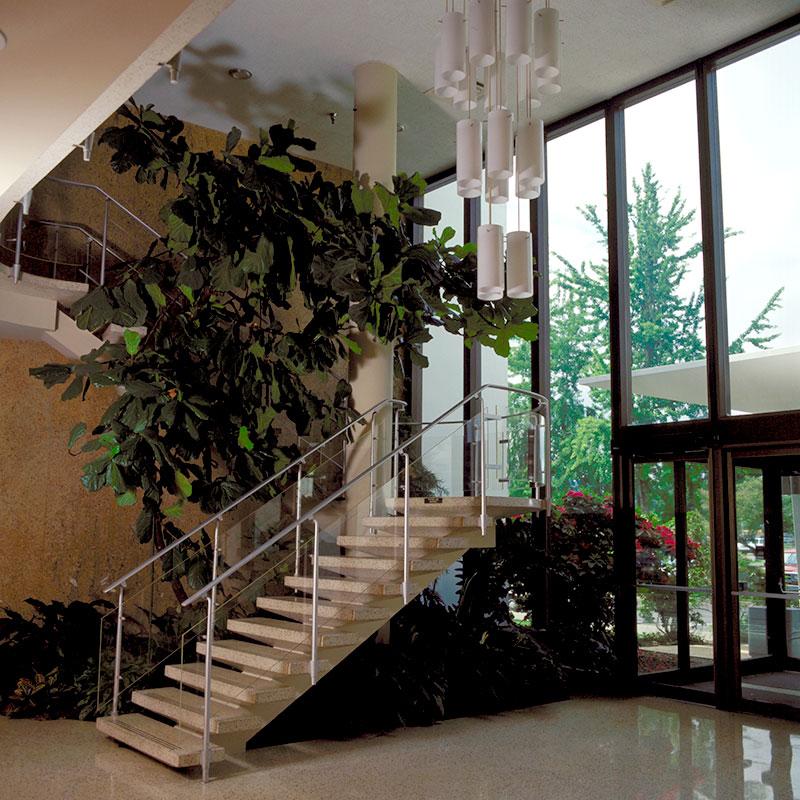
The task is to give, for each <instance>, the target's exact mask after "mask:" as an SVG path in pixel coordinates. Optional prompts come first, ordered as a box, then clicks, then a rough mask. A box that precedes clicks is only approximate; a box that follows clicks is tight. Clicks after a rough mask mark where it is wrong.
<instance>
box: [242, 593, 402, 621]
mask: <svg viewBox="0 0 800 800" xmlns="http://www.w3.org/2000/svg"><path fill="white" fill-rule="evenodd" d="M256 605H257V606H258V607H259V608H260V609H262V610H264V611H271V612H272V613H273V614H281V615H283V616H290V617H293V618H299V619H301V620H306V619H309V620H310V619H311V613H312V605H313V604H312V602H311V600H309V599H307V598H305V597H258V598H256ZM389 616H390V614H389V612H388V611H387V610H386V609H384V608H375V607H372V606H368V605H361V604H358V603H339V602H332V601H330V600H321V601H320V602H319V603H318V604H317V618H318V619H322V620H325V621H326V622H328V623H330V622H333V621H336V622H364V621H367V620H383V619H389Z"/></svg>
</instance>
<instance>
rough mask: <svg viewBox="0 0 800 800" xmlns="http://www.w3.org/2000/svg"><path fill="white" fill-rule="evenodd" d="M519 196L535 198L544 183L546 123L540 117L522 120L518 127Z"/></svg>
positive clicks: (517, 165)
mask: <svg viewBox="0 0 800 800" xmlns="http://www.w3.org/2000/svg"><path fill="white" fill-rule="evenodd" d="M516 167H517V197H520V198H522V199H523V200H533V199H535V198H536V197H538V196H539V191H540V189H539V187H540V186H541V185H542V184H543V183H544V177H545V174H544V173H545V170H544V125H543V123H542V121H541V120H540V119H525V120H521V121H520V123H519V127H518V128H517V164H516Z"/></svg>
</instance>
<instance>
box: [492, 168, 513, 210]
mask: <svg viewBox="0 0 800 800" xmlns="http://www.w3.org/2000/svg"><path fill="white" fill-rule="evenodd" d="M509 196H510V195H509V185H508V178H490V177H489V176H488V175H487V176H486V202H487V203H491V204H492V205H493V206H496V205H502V204H503V203H507V202H508V198H509Z"/></svg>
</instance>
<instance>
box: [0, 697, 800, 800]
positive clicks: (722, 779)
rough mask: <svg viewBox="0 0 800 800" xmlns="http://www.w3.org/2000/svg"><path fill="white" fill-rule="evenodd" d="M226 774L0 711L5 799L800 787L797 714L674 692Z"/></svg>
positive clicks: (743, 796)
mask: <svg viewBox="0 0 800 800" xmlns="http://www.w3.org/2000/svg"><path fill="white" fill-rule="evenodd" d="M215 775H216V778H215V780H214V781H212V782H211V783H209V784H207V785H203V784H202V783H201V782H200V781H199V778H198V776H197V775H196V774H194V773H190V774H182V773H178V772H174V771H172V770H170V769H168V768H166V767H161V766H159V765H158V764H155V763H154V762H152V761H149V760H148V759H146V758H144V757H142V756H139V755H137V754H136V753H134V752H132V751H130V750H126V749H124V748H121V747H118V746H117V745H116V744H113V743H112V742H110V741H107V740H105V739H103V738H102V737H101V736H99V735H98V734H97V733H96V732H95V729H94V726H93V725H92V724H91V723H83V722H67V721H60V722H35V721H28V720H7V719H4V718H2V717H0V798H4V799H5V798H8V800H12V798H13V800H61V799H62V798H63V799H64V800H100V798H103V800H106V799H108V800H140V799H141V800H161V798H169V799H170V800H183V799H184V798H209V800H211V799H212V798H213V799H216V798H226V800H249V799H250V798H258V800H272V798H275V800H278V799H279V798H280V800H301V798H302V800H350V799H351V798H359V799H360V798H364V799H365V800H367V799H368V800H401V798H402V800H410V799H412V798H413V800H523V798H524V800H564V799H568V800H800V725H798V724H796V723H789V722H783V721H779V720H770V719H765V718H763V717H757V716H751V715H745V714H728V713H724V712H719V711H715V710H713V709H710V708H706V707H704V706H697V705H691V704H688V703H679V702H675V701H671V700H663V699H651V698H639V699H632V700H605V699H603V700H594V699H579V700H570V701H567V702H563V703H554V704H552V705H548V706H540V707H537V708H533V709H530V710H526V711H517V712H513V713H508V714H502V715H499V716H495V717H488V718H480V719H477V718H476V719H460V720H451V721H449V722H446V723H444V724H442V725H437V726H436V727H433V728H415V729H406V730H401V731H397V732H395V733H392V734H389V735H386V736H376V737H367V738H362V739H357V740H352V741H346V742H305V743H302V744H296V745H289V746H283V747H273V748H269V749H263V750H258V751H253V752H250V753H248V754H247V756H246V759H245V761H243V762H241V763H224V764H221V765H218V766H217V767H215Z"/></svg>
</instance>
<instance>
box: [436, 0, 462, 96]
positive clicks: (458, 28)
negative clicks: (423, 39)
mask: <svg viewBox="0 0 800 800" xmlns="http://www.w3.org/2000/svg"><path fill="white" fill-rule="evenodd" d="M441 47H442V62H441V67H442V77H443V78H444V79H445V80H446V81H447V82H448V83H458V82H459V81H463V80H464V78H466V77H467V28H466V24H465V22H464V15H463V14H462V13H461V12H460V11H448V12H447V13H446V14H445V15H444V17H443V19H442V44H441Z"/></svg>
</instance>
